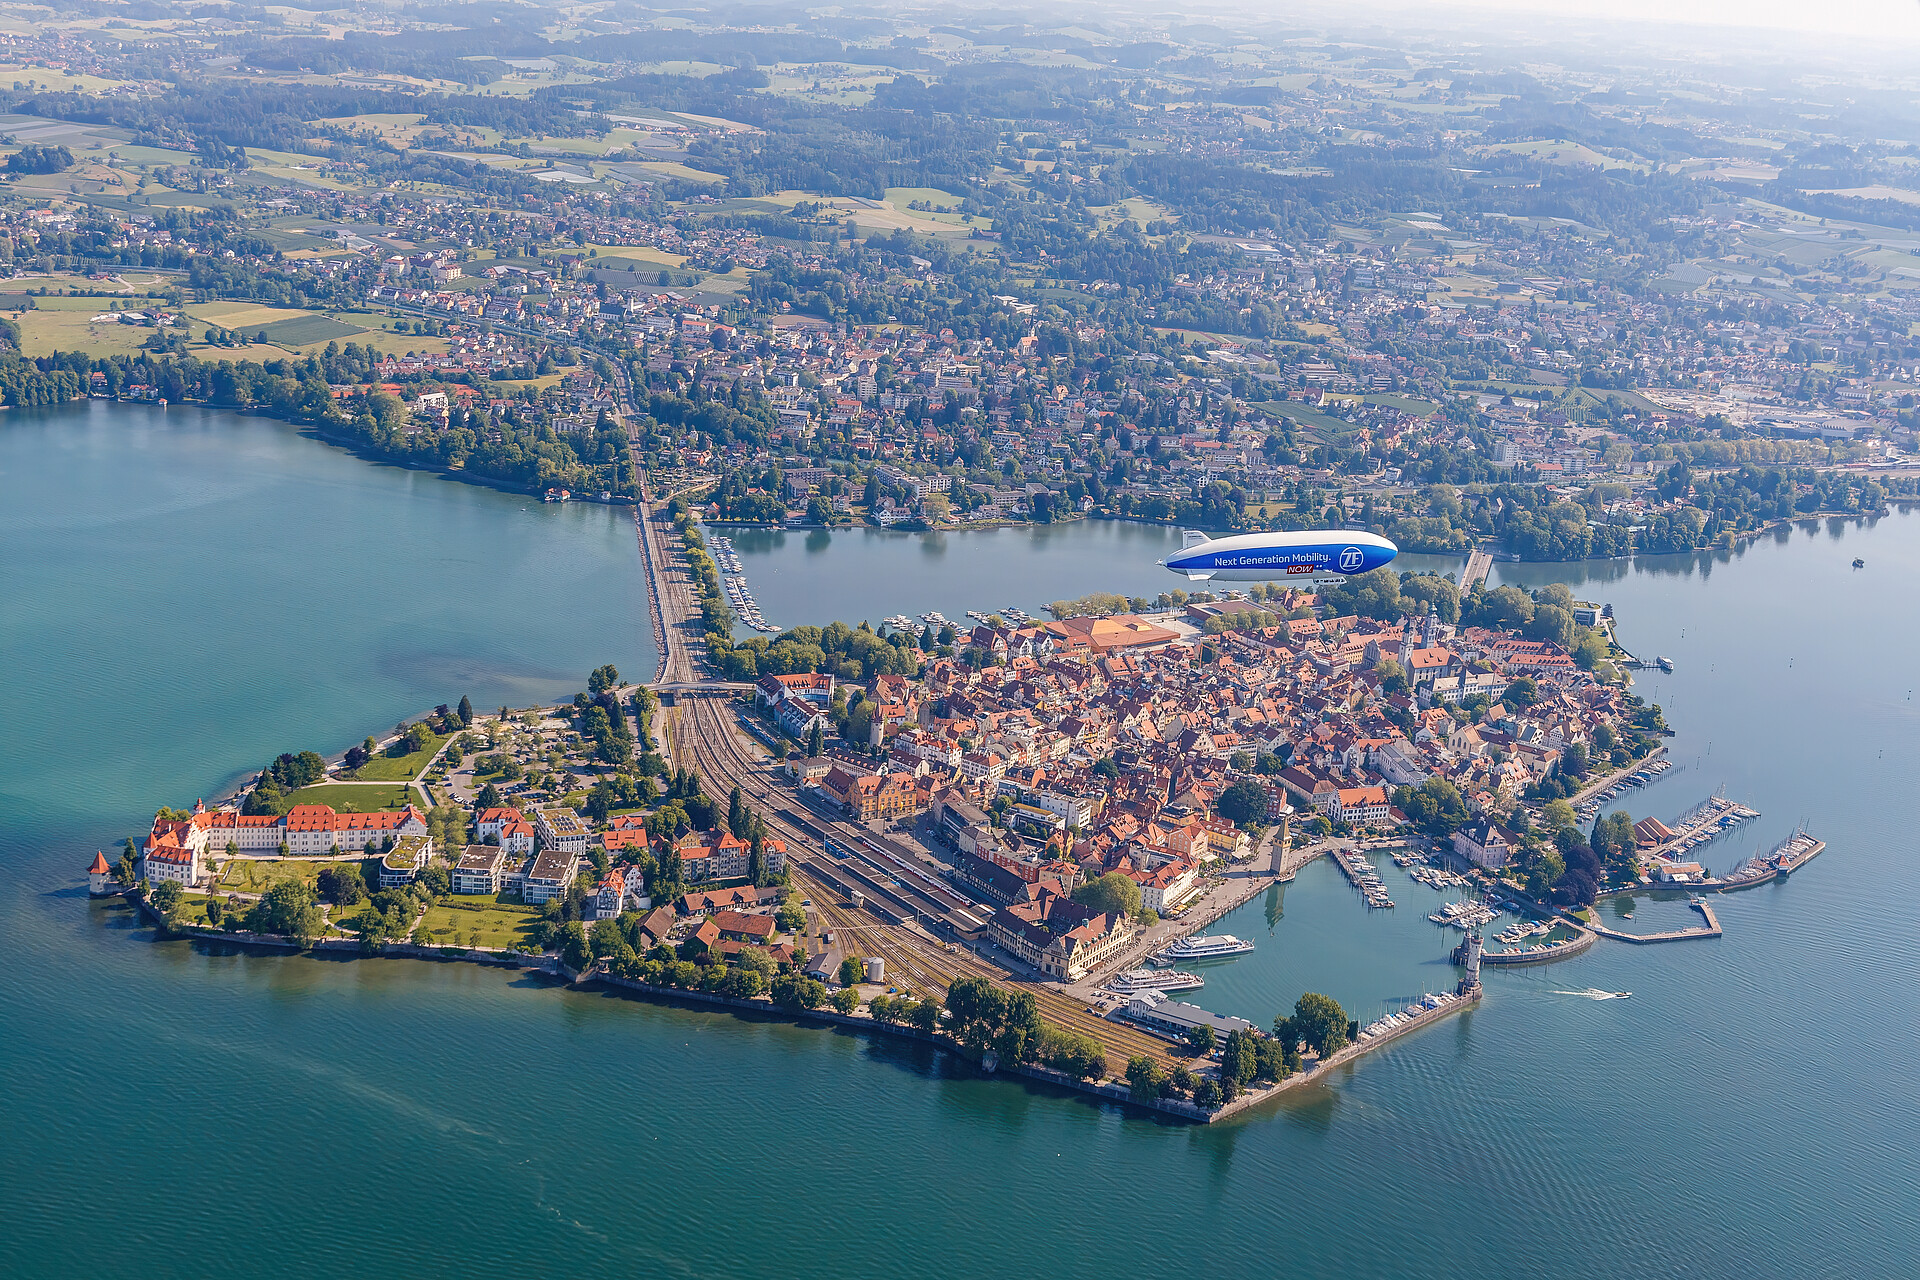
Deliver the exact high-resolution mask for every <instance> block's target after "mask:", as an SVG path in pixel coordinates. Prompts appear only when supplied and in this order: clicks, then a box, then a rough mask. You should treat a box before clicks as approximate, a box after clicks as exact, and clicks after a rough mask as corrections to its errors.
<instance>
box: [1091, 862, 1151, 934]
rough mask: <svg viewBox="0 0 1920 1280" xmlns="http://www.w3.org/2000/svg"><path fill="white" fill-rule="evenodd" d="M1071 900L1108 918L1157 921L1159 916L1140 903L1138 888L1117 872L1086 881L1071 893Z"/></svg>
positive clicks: (1110, 872)
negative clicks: (1118, 917) (1119, 917)
mask: <svg viewBox="0 0 1920 1280" xmlns="http://www.w3.org/2000/svg"><path fill="white" fill-rule="evenodd" d="M1073 900H1074V901H1075V902H1077V903H1079V904H1080V905H1081V906H1084V907H1092V908H1093V909H1094V910H1095V911H1100V912H1104V913H1105V914H1107V915H1110V916H1122V917H1125V918H1127V919H1130V920H1134V919H1137V920H1141V921H1147V922H1152V921H1157V920H1159V918H1160V917H1159V916H1158V915H1157V914H1156V913H1154V912H1152V911H1150V910H1147V909H1146V908H1144V907H1142V906H1141V903H1140V886H1139V885H1138V884H1137V883H1135V882H1134V881H1133V880H1131V879H1129V878H1128V877H1127V876H1124V875H1122V874H1120V873H1119V872H1118V871H1109V872H1107V873H1106V874H1105V875H1103V876H1097V877H1095V878H1094V879H1092V880H1089V881H1087V882H1086V883H1085V884H1083V885H1081V886H1080V887H1079V888H1078V889H1075V890H1074V891H1073Z"/></svg>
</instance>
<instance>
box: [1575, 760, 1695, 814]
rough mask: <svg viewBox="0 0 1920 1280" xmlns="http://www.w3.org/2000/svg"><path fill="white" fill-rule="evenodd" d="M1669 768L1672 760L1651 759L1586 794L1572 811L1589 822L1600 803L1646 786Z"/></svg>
mask: <svg viewBox="0 0 1920 1280" xmlns="http://www.w3.org/2000/svg"><path fill="white" fill-rule="evenodd" d="M1671 768H1673V761H1671V760H1668V759H1666V758H1664V757H1663V758H1661V759H1658V760H1654V761H1651V762H1649V763H1648V764H1646V765H1644V766H1642V767H1641V768H1639V769H1636V770H1634V771H1633V772H1632V773H1631V774H1629V775H1628V776H1626V777H1624V778H1622V779H1620V781H1618V782H1616V783H1613V784H1612V785H1611V786H1609V787H1607V788H1606V789H1605V790H1603V791H1599V792H1596V793H1595V794H1593V795H1590V796H1588V797H1587V798H1586V799H1585V800H1582V801H1581V802H1580V803H1579V804H1577V805H1575V806H1574V812H1575V813H1577V814H1579V815H1580V819H1581V821H1583V822H1590V821H1592V820H1593V818H1594V817H1595V816H1597V815H1598V814H1599V812H1600V806H1601V805H1603V804H1605V803H1606V802H1607V801H1609V800H1618V799H1619V798H1620V797H1621V796H1623V795H1625V794H1627V792H1629V791H1632V790H1634V789H1635V788H1637V787H1644V786H1646V785H1647V784H1648V783H1649V782H1652V781H1653V780H1654V779H1656V778H1658V777H1659V776H1660V775H1661V774H1663V773H1665V772H1666V771H1667V770H1669V769H1671Z"/></svg>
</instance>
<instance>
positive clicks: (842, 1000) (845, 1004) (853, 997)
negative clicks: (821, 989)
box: [831, 987, 860, 1013]
mask: <svg viewBox="0 0 1920 1280" xmlns="http://www.w3.org/2000/svg"><path fill="white" fill-rule="evenodd" d="M831 999H832V1001H833V1007H834V1008H835V1009H838V1010H839V1011H840V1012H841V1013H852V1012H853V1011H854V1010H855V1009H858V1008H859V1007H860V993H859V992H858V991H857V990H855V989H854V988H852V987H842V988H840V990H838V991H836V992H834V993H833V995H832V997H831Z"/></svg>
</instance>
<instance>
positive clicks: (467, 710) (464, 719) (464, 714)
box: [455, 693, 473, 729]
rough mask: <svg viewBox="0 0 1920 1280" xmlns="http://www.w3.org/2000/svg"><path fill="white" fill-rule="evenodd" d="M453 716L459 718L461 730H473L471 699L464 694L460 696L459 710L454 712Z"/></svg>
mask: <svg viewBox="0 0 1920 1280" xmlns="http://www.w3.org/2000/svg"><path fill="white" fill-rule="evenodd" d="M455 714H456V715H458V716H459V717H460V724H461V727H462V728H466V729H471V728H473V699H471V698H469V697H467V696H466V695H465V694H464V693H463V694H461V695H460V709H459V710H458V711H457V712H455Z"/></svg>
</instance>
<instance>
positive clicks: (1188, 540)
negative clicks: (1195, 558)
mask: <svg viewBox="0 0 1920 1280" xmlns="http://www.w3.org/2000/svg"><path fill="white" fill-rule="evenodd" d="M1210 541H1212V539H1210V538H1208V537H1207V535H1206V534H1204V533H1202V532H1201V531H1200V530H1198V529H1182V530H1181V531H1180V549H1181V550H1182V551H1185V550H1186V549H1187V548H1189V547H1197V546H1199V545H1200V544H1201V543H1203V542H1210Z"/></svg>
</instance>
